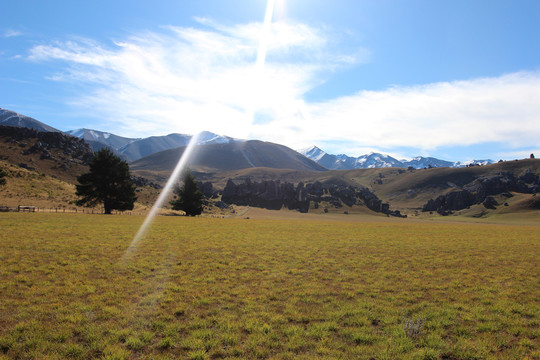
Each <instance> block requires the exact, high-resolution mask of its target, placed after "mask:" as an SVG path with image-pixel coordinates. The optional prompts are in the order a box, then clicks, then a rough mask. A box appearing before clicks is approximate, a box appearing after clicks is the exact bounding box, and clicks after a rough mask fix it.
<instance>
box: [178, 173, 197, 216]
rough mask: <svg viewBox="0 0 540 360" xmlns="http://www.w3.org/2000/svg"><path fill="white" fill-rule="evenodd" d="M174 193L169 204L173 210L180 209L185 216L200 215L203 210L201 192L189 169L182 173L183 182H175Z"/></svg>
mask: <svg viewBox="0 0 540 360" xmlns="http://www.w3.org/2000/svg"><path fill="white" fill-rule="evenodd" d="M174 193H175V194H176V196H177V198H176V199H174V200H172V201H171V202H170V204H171V205H172V208H173V210H182V211H184V212H185V213H186V215H187V216H195V215H200V214H201V213H202V210H203V193H202V191H201V190H200V189H199V187H198V186H197V182H196V181H195V178H194V177H193V175H192V174H191V171H189V170H188V171H186V174H185V175H184V184H183V185H182V186H180V185H179V184H176V186H175V188H174Z"/></svg>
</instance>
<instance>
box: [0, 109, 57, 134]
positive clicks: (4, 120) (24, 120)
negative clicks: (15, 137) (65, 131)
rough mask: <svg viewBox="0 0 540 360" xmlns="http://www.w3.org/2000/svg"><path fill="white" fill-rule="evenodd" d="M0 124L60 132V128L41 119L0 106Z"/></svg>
mask: <svg viewBox="0 0 540 360" xmlns="http://www.w3.org/2000/svg"><path fill="white" fill-rule="evenodd" d="M0 125H4V126H16V127H24V128H29V129H34V130H37V131H41V132H61V131H60V130H58V129H55V128H53V127H52V126H49V125H47V124H44V123H42V122H41V121H37V120H36V119H34V118H31V117H28V116H25V115H21V114H19V113H16V112H15V111H11V110H7V109H3V108H0Z"/></svg>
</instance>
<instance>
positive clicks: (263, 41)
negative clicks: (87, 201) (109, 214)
mask: <svg viewBox="0 0 540 360" xmlns="http://www.w3.org/2000/svg"><path fill="white" fill-rule="evenodd" d="M275 3H276V0H268V2H267V3H266V12H265V15H264V23H263V30H262V33H261V38H260V41H259V48H258V51H257V61H256V63H255V76H254V79H255V85H254V86H255V89H253V90H254V91H255V93H258V92H259V89H260V86H261V84H260V82H261V81H260V80H261V78H262V73H263V70H264V65H265V62H266V53H267V50H268V41H269V38H270V30H271V25H272V16H273V13H274V5H275ZM256 101H257V99H256V98H255V100H254V102H256ZM249 106H250V107H249V108H248V109H247V113H248V116H249V117H250V121H251V122H252V121H253V120H254V114H255V109H256V104H255V103H252V104H249ZM198 138H199V134H197V135H195V136H193V137H192V138H191V140H190V141H189V144H188V146H187V147H186V150H185V151H184V153H183V154H182V156H181V157H180V159H179V160H178V164H176V167H175V168H174V171H173V172H172V174H171V176H170V177H169V180H168V181H167V184H166V185H165V187H164V188H163V190H162V191H161V194H160V195H159V197H158V199H157V200H156V202H155V204H154V205H153V206H152V209H151V210H150V212H149V213H148V215H147V216H146V218H145V220H144V222H143V224H142V225H141V227H140V228H139V231H138V232H137V234H136V235H135V237H134V238H133V240H132V241H131V243H130V244H129V246H128V248H127V250H126V252H125V253H124V255H123V256H122V262H124V261H126V260H128V259H129V258H130V257H131V256H132V254H133V253H134V252H135V251H136V247H137V244H138V243H139V242H140V241H141V239H142V238H143V237H144V235H145V234H146V232H147V231H148V229H149V228H150V226H151V224H152V221H153V219H154V217H155V216H156V215H157V213H158V211H159V209H160V207H161V206H163V203H164V202H165V199H167V197H168V196H169V194H170V192H171V190H172V188H173V186H174V184H175V183H176V181H177V179H178V177H179V175H180V173H181V172H182V171H183V170H184V169H185V167H186V165H187V162H188V161H189V159H190V157H191V154H192V152H193V150H194V148H195V145H196V144H197V142H198Z"/></svg>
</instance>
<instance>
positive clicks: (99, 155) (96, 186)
mask: <svg viewBox="0 0 540 360" xmlns="http://www.w3.org/2000/svg"><path fill="white" fill-rule="evenodd" d="M89 167H90V170H89V172H87V173H85V174H82V175H81V176H79V177H78V178H77V181H78V182H79V184H77V185H76V189H77V190H76V195H77V196H79V197H80V199H79V200H78V201H77V205H79V206H95V205H98V204H102V205H103V207H104V209H105V214H111V212H112V210H118V211H125V210H133V206H134V204H135V201H136V200H137V195H136V191H135V184H134V183H133V181H132V179H131V174H130V172H129V165H128V163H127V162H126V161H124V160H122V159H120V158H119V157H118V156H116V155H114V153H113V152H112V151H110V150H109V149H107V148H103V149H101V150H99V151H97V152H96V153H95V155H94V157H93V158H92V159H91V160H90V163H89ZM174 193H175V199H174V200H172V201H171V202H170V204H171V206H172V209H173V210H182V211H184V212H185V213H186V215H187V216H195V215H200V214H201V213H202V210H203V193H202V192H201V191H200V189H199V187H198V186H197V182H196V181H195V178H194V177H193V175H192V174H191V172H190V171H189V170H188V171H186V174H185V175H184V179H183V185H182V186H180V185H179V184H177V185H176V186H175V188H174Z"/></svg>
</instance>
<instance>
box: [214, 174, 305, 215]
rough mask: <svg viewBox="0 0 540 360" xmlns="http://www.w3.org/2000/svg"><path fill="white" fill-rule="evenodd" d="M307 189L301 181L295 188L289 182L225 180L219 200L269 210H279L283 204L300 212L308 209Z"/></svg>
mask: <svg viewBox="0 0 540 360" xmlns="http://www.w3.org/2000/svg"><path fill="white" fill-rule="evenodd" d="M307 195H308V194H307V190H306V188H305V187H304V184H303V183H299V184H298V185H297V187H296V188H295V187H294V185H293V184H290V183H283V184H282V183H280V182H279V181H273V180H268V181H263V182H260V183H259V182H252V181H251V180H249V179H248V180H246V181H245V182H243V183H241V184H238V185H237V184H235V183H234V182H233V181H232V180H229V181H228V182H227V185H226V186H225V189H223V194H222V196H221V200H222V201H224V202H225V203H227V204H236V205H243V206H254V207H262V208H265V209H270V210H279V209H281V208H282V207H283V206H286V207H287V208H289V209H291V210H292V209H296V210H299V211H300V212H307V211H308V210H309V200H308V196H307Z"/></svg>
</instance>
